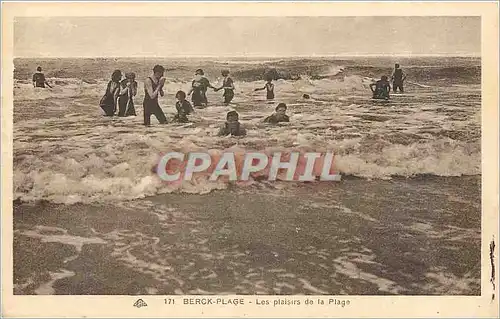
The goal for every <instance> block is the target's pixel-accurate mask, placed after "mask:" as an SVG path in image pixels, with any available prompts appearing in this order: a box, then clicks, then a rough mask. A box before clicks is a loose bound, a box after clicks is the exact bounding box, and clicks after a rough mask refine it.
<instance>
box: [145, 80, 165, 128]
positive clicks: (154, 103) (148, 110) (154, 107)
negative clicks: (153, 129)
mask: <svg viewBox="0 0 500 319" xmlns="http://www.w3.org/2000/svg"><path fill="white" fill-rule="evenodd" d="M148 79H149V80H150V81H151V84H152V86H153V91H154V90H156V88H157V87H158V83H155V82H154V81H153V79H151V78H148ZM144 91H145V92H144V93H145V94H144V102H143V103H142V106H143V107H144V125H151V115H154V116H156V118H157V119H158V121H159V122H160V123H161V124H164V123H167V118H166V117H165V113H163V110H162V109H161V107H160V105H159V104H158V96H156V98H154V99H153V98H151V97H150V96H149V94H148V91H147V90H146V88H144Z"/></svg>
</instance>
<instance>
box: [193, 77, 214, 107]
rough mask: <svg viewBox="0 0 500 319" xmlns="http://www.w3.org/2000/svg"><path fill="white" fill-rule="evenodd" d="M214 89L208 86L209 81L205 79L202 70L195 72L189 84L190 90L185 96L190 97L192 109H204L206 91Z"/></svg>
mask: <svg viewBox="0 0 500 319" xmlns="http://www.w3.org/2000/svg"><path fill="white" fill-rule="evenodd" d="M208 88H212V89H214V87H213V86H212V84H210V81H208V79H207V78H206V77H205V73H204V72H203V70H202V69H198V70H196V72H195V74H194V80H193V82H191V89H190V90H189V92H188V94H187V95H191V93H193V95H192V96H191V101H192V102H193V106H194V107H198V108H204V107H205V106H207V104H208V99H207V89H208Z"/></svg>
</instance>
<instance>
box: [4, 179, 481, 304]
mask: <svg viewBox="0 0 500 319" xmlns="http://www.w3.org/2000/svg"><path fill="white" fill-rule="evenodd" d="M480 182H481V180H480V176H470V177H433V176H421V177H416V178H412V179H403V178H395V179H393V180H385V181H383V180H375V181H370V180H363V179H358V178H347V179H344V180H343V181H342V182H340V183H330V184H329V183H325V184H323V183H315V184H301V185H297V186H295V187H294V189H293V191H290V189H289V188H286V189H282V190H279V189H271V188H267V187H266V186H265V184H261V185H258V186H256V187H252V188H233V189H229V190H224V191H214V192H212V193H209V194H206V195H200V194H193V195H190V194H166V195H159V196H155V197H148V198H145V199H140V200H134V201H128V202H120V203H117V204H111V203H107V204H102V205H100V204H73V205H62V204H54V203H50V202H46V201H39V202H33V203H26V202H20V201H16V202H14V284H15V288H14V293H15V294H62V295H65V294H71V295H81V294H83V295H85V294H91V295H98V294H106V295H108V294H120V295H122V294H123V295H137V294H208V293H210V294H285V295H286V294H333V295H336V294H350V295H384V294H404V295H451V294H454V295H479V294H480V269H481V267H480V243H481V236H480V235H481V205H480V202H481V201H480V196H481V189H480Z"/></svg>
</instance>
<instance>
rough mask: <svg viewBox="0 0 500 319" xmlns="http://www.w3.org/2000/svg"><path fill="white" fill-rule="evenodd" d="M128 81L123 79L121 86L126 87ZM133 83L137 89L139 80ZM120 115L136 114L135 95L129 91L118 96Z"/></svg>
mask: <svg viewBox="0 0 500 319" xmlns="http://www.w3.org/2000/svg"><path fill="white" fill-rule="evenodd" d="M127 83H128V80H123V81H122V83H121V87H122V88H126V87H127ZM132 85H133V86H135V89H136V90H137V82H135V81H134V82H133V83H132ZM118 116H136V114H135V107H134V97H133V96H132V95H131V94H129V93H128V92H127V93H126V94H123V95H120V96H118Z"/></svg>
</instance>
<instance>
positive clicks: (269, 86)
mask: <svg viewBox="0 0 500 319" xmlns="http://www.w3.org/2000/svg"><path fill="white" fill-rule="evenodd" d="M262 90H266V98H267V99H268V100H274V84H273V79H272V78H271V77H268V78H267V82H266V84H265V85H264V87H263V88H257V89H255V90H254V91H262Z"/></svg>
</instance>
